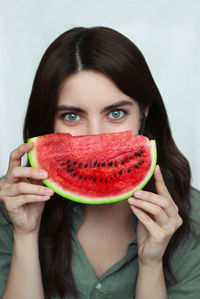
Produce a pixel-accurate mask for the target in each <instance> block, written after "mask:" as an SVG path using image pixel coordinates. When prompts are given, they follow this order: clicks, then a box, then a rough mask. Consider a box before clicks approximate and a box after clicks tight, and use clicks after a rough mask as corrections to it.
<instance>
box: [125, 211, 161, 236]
mask: <svg viewBox="0 0 200 299" xmlns="http://www.w3.org/2000/svg"><path fill="white" fill-rule="evenodd" d="M130 208H131V210H132V211H133V213H134V214H135V216H136V217H137V218H138V220H139V221H140V222H141V223H142V224H143V225H144V227H145V228H146V230H147V231H148V232H149V234H150V235H151V236H152V237H153V238H155V239H157V238H158V237H159V236H160V234H161V232H162V229H161V228H160V226H159V225H158V224H157V223H156V222H155V221H154V220H153V219H152V218H151V217H150V216H148V215H147V214H146V213H145V212H143V211H142V210H140V209H139V208H136V207H133V206H130Z"/></svg>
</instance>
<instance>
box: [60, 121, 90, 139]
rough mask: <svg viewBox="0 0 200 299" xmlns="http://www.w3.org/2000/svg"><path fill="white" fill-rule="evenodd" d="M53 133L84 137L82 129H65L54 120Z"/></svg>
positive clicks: (62, 124)
mask: <svg viewBox="0 0 200 299" xmlns="http://www.w3.org/2000/svg"><path fill="white" fill-rule="evenodd" d="M54 133H70V134H71V135H72V136H78V135H84V134H85V132H84V128H82V127H80V126H74V127H73V126H71V127H67V126H66V125H65V124H64V123H63V122H62V121H61V120H59V119H56V120H55V122H54Z"/></svg>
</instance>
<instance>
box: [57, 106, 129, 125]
mask: <svg viewBox="0 0 200 299" xmlns="http://www.w3.org/2000/svg"><path fill="white" fill-rule="evenodd" d="M115 111H122V112H123V113H124V115H123V116H122V117H120V118H116V119H115V118H111V119H112V120H114V121H118V120H121V119H123V118H124V117H125V116H126V115H128V114H129V112H128V111H127V110H125V109H115V110H111V111H110V112H109V113H108V115H109V114H110V113H112V112H115ZM68 114H75V115H78V116H79V117H80V115H79V114H78V113H76V112H73V111H70V112H65V113H62V114H61V118H62V119H64V118H65V116H66V115H68ZM80 118H81V117H80ZM65 120H66V119H65ZM66 121H67V122H70V121H68V120H66ZM75 121H76V120H75ZM75 121H74V122H75ZM71 123H73V121H71Z"/></svg>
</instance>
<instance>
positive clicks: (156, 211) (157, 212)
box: [154, 207, 162, 216]
mask: <svg viewBox="0 0 200 299" xmlns="http://www.w3.org/2000/svg"><path fill="white" fill-rule="evenodd" d="M161 213H162V208H160V207H155V208H154V214H155V215H156V216H158V215H160V214H161Z"/></svg>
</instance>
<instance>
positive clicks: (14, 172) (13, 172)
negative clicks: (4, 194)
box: [11, 167, 18, 178]
mask: <svg viewBox="0 0 200 299" xmlns="http://www.w3.org/2000/svg"><path fill="white" fill-rule="evenodd" d="M17 172H18V169H17V167H14V168H13V169H12V170H11V176H12V177H13V178H16V177H17Z"/></svg>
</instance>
